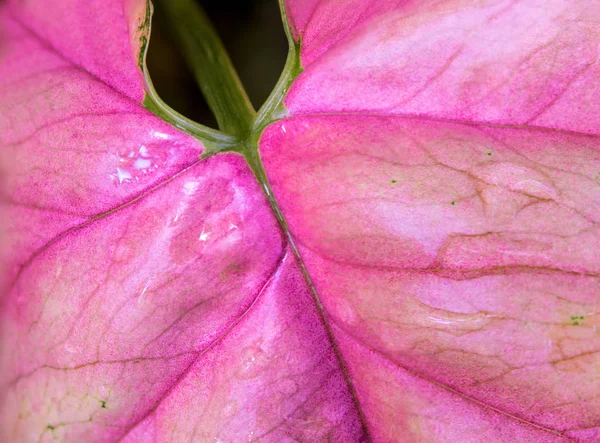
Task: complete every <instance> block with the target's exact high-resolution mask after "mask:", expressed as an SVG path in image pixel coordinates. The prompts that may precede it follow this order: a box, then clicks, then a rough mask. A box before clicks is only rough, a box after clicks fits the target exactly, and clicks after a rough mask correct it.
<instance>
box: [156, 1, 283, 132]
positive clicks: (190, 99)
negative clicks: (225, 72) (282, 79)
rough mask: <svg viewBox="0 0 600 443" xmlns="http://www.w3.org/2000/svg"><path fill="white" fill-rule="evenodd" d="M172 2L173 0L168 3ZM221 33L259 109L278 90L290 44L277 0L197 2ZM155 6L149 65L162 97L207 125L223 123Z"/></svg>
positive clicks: (241, 77) (169, 103) (173, 106)
mask: <svg viewBox="0 0 600 443" xmlns="http://www.w3.org/2000/svg"><path fill="white" fill-rule="evenodd" d="M167 1H168V0H167ZM197 2H198V3H199V4H200V5H201V6H202V7H203V8H204V10H205V11H206V13H207V15H208V16H209V17H210V19H211V21H212V23H213V25H214V26H215V28H216V29H217V31H218V33H219V35H220V37H221V39H222V40H223V43H224V45H225V48H226V49H227V52H228V53H229V56H230V57H231V59H232V61H233V64H234V66H235V68H236V69H237V71H238V74H239V76H240V79H241V80H242V84H243V85H244V87H245V88H246V92H247V93H248V96H249V97H250V100H251V101H252V104H253V105H254V108H255V109H257V110H258V108H259V107H260V106H261V105H262V103H263V102H264V101H265V99H266V98H267V97H268V95H269V93H270V92H271V90H272V89H273V87H274V86H275V83H276V82H277V79H278V78H279V75H280V74H281V71H282V70H283V65H284V64H285V58H286V55H287V50H288V45H287V40H286V37H285V34H284V31H283V25H282V23H281V14H280V12H279V5H278V2H277V0H243V1H239V0H237V1H231V0H197ZM154 3H155V11H154V17H153V19H152V36H151V38H150V45H149V49H148V57H147V64H148V70H149V72H150V76H151V77H152V81H153V83H154V86H155V88H156V90H157V92H158V94H159V95H160V97H161V98H162V99H163V100H164V101H165V102H166V103H167V104H168V105H169V106H171V107H172V108H173V109H175V110H176V111H178V112H180V113H181V114H183V115H185V116H186V117H188V118H190V119H192V120H194V121H196V122H198V123H202V124H204V125H207V126H210V127H213V128H216V127H217V124H216V121H215V119H214V117H213V116H212V114H211V112H210V110H209V109H208V106H207V104H206V101H205V100H204V98H203V97H202V94H201V92H200V89H199V88H198V87H197V86H196V81H195V79H194V77H193V75H192V73H191V71H190V70H189V69H188V68H187V66H186V64H185V61H184V59H183V57H182V56H181V54H180V52H179V50H178V49H177V46H176V45H175V44H174V42H173V40H172V39H171V37H170V34H171V32H170V29H169V27H168V26H167V22H166V20H165V18H164V15H163V13H162V11H161V9H160V5H157V4H156V3H157V2H154Z"/></svg>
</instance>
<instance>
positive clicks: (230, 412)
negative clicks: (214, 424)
mask: <svg viewBox="0 0 600 443" xmlns="http://www.w3.org/2000/svg"><path fill="white" fill-rule="evenodd" d="M237 410H238V405H237V403H236V402H235V401H232V402H231V403H228V404H227V405H225V407H224V408H223V410H222V411H221V415H222V416H223V418H231V417H233V416H234V415H235V413H236V412H237Z"/></svg>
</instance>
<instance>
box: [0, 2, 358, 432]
mask: <svg viewBox="0 0 600 443" xmlns="http://www.w3.org/2000/svg"><path fill="white" fill-rule="evenodd" d="M49 6H54V7H55V8H54V9H53V8H51V7H49ZM59 6H60V8H59ZM63 6H64V3H63V2H53V4H52V5H49V4H48V2H28V3H26V4H25V5H21V4H19V5H16V4H15V5H9V6H4V7H3V9H2V11H1V13H0V20H1V25H0V29H1V30H2V36H1V42H2V43H1V45H2V46H1V47H2V61H1V62H0V74H1V78H2V79H3V80H2V85H1V89H0V95H1V96H0V102H1V103H2V107H3V112H2V116H1V118H0V127H1V131H0V134H1V135H0V137H1V139H0V144H1V145H2V159H3V162H2V163H3V168H4V170H5V171H6V179H5V180H6V182H7V186H6V188H5V193H6V194H7V197H8V198H7V199H6V201H5V202H4V206H3V209H2V214H3V216H4V217H5V219H6V222H5V223H4V224H3V228H4V230H5V231H6V233H5V235H6V237H7V238H8V240H9V242H8V247H5V248H4V249H3V262H4V266H5V267H6V269H8V270H9V272H8V273H7V274H8V275H7V276H6V277H7V280H8V281H7V283H6V287H7V291H6V294H5V295H4V296H3V298H2V311H1V312H2V317H1V321H0V325H1V328H2V329H1V336H2V354H1V356H2V358H1V360H0V365H1V366H0V374H1V377H0V387H1V393H2V402H1V403H0V408H1V413H0V417H2V418H1V422H0V431H1V433H2V434H1V435H2V439H3V440H6V441H55V440H60V441H82V440H84V441H117V440H121V439H125V440H129V441H140V440H141V441H187V440H189V439H196V440H200V441H214V439H216V438H223V439H238V438H252V437H253V436H256V437H261V438H263V437H264V439H267V440H269V439H270V440H271V441H281V440H280V438H281V437H282V436H285V435H287V436H295V437H296V438H299V439H302V440H306V439H317V440H318V439H322V438H325V437H326V436H328V435H329V436H332V437H333V438H336V439H338V440H340V439H341V440H355V439H357V438H358V435H360V434H361V433H362V428H361V424H360V420H359V418H358V415H357V411H356V409H355V408H354V404H353V402H352V399H351V397H350V395H349V391H348V387H347V385H346V382H345V380H344V378H343V376H342V373H341V372H340V369H339V362H338V361H337V359H336V357H335V354H334V353H333V350H332V347H331V343H330V342H329V341H328V339H327V337H326V336H325V330H324V328H323V326H322V323H321V320H320V317H319V316H318V314H317V311H316V309H315V307H314V304H312V300H311V299H310V298H309V297H310V296H309V294H308V292H307V289H306V286H305V284H304V282H303V278H302V274H301V273H300V271H299V269H298V265H297V262H296V261H295V259H294V256H293V254H290V252H289V250H288V249H289V248H288V247H287V246H286V243H287V242H286V240H285V238H284V236H283V235H282V233H281V230H280V229H279V227H278V225H277V222H276V220H275V217H274V216H273V214H272V211H271V209H270V207H269V204H268V203H267V200H266V198H265V197H264V196H263V194H262V191H261V189H260V186H259V184H258V183H257V182H256V180H255V178H254V176H253V175H252V172H251V171H250V168H249V167H248V166H247V165H246V163H245V161H244V159H243V158H242V157H241V156H240V155H238V154H224V155H219V156H215V157H212V158H209V159H206V160H200V154H201V153H202V151H203V147H202V146H201V144H200V143H199V142H198V141H196V140H195V139H193V138H191V137H190V136H188V135H185V134H183V133H182V132H180V131H179V130H177V129H175V128H173V127H172V126H170V125H168V124H166V123H164V122H162V121H161V120H160V119H158V118H157V117H155V116H153V115H152V114H150V113H149V112H148V111H146V110H145V109H143V108H142V107H141V101H142V99H143V96H144V89H143V88H144V87H143V84H142V83H141V79H142V76H141V72H140V71H139V69H138V68H137V60H138V57H139V53H140V51H141V50H142V48H141V46H143V44H144V41H143V38H140V39H137V40H132V36H134V35H137V32H138V31H140V29H139V27H140V26H141V25H142V24H143V23H144V20H145V14H146V11H145V6H146V5H145V2H136V3H135V4H131V5H130V4H129V3H123V2H117V1H113V2H109V3H106V2H92V3H88V4H86V5H85V7H84V6H83V5H82V4H79V3H77V4H76V2H72V4H68V5H66V6H65V9H64V10H63V9H62V7H63ZM142 6H143V8H142ZM130 7H133V9H132V10H133V11H137V12H138V14H137V15H135V14H134V15H131V14H130V13H126V14H125V15H123V11H128V10H129V9H128V8H130ZM45 10H49V12H48V14H46V15H45V14H44V13H43V11H45ZM60 11H63V12H60ZM65 11H66V12H65ZM92 17H97V20H96V21H94V20H89V19H90V18H92ZM99 23H100V24H102V25H106V26H105V27H104V28H102V31H101V32H100V34H96V27H97V26H99ZM59 25H60V26H59ZM64 27H69V28H70V30H71V32H70V33H66V34H65V33H64ZM71 37H72V38H71ZM142 37H144V35H143V34H142ZM131 42H133V44H131ZM125 49H126V52H122V51H124V50H125ZM128 67H130V68H131V69H130V70H129V71H128ZM3 292H4V291H3ZM307 343H311V345H310V346H306V344H307ZM210 377H213V379H212V380H211V379H210ZM267 401H268V402H270V403H269V407H266V402H267ZM182 410H185V411H186V414H185V415H183V414H182V413H181V412H182Z"/></svg>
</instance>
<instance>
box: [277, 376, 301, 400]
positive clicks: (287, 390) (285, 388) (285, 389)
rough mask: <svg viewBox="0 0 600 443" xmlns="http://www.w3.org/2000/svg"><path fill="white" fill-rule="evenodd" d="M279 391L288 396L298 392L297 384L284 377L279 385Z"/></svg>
mask: <svg viewBox="0 0 600 443" xmlns="http://www.w3.org/2000/svg"><path fill="white" fill-rule="evenodd" d="M279 391H280V392H281V393H282V394H283V395H286V396H288V397H290V396H292V395H294V394H295V393H296V392H298V384H297V383H296V382H295V381H294V380H291V379H289V378H288V379H285V380H283V381H282V382H281V384H280V385H279Z"/></svg>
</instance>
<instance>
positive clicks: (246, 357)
mask: <svg viewBox="0 0 600 443" xmlns="http://www.w3.org/2000/svg"><path fill="white" fill-rule="evenodd" d="M268 365H269V357H268V356H267V354H266V353H265V351H263V350H262V349H261V348H259V347H255V346H251V347H247V348H245V349H244V350H243V351H242V354H241V359H240V366H239V368H238V371H237V375H238V377H239V378H241V379H245V380H249V379H252V378H255V377H258V376H259V375H260V374H261V373H262V372H264V371H265V370H266V369H267V367H268Z"/></svg>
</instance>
